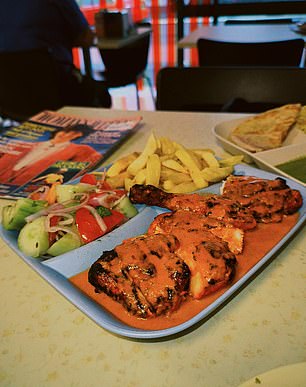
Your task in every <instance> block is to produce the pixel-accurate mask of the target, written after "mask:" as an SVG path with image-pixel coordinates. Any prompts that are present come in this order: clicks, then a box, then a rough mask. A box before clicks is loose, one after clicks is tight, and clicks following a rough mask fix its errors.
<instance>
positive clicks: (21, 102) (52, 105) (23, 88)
mask: <svg viewBox="0 0 306 387" xmlns="http://www.w3.org/2000/svg"><path fill="white" fill-rule="evenodd" d="M58 85H59V81H58V72H57V68H56V65H55V63H54V61H53V59H52V57H51V55H50V54H49V52H48V50H47V49H39V50H29V51H20V52H8V53H0V115H4V116H7V117H11V118H13V119H16V120H25V119H27V118H29V117H30V116H32V115H34V114H36V113H38V112H39V111H41V110H44V109H52V110H55V109H58V108H60V107H61V101H60V94H59V88H58Z"/></svg>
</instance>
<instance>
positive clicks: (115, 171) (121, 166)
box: [106, 152, 139, 177]
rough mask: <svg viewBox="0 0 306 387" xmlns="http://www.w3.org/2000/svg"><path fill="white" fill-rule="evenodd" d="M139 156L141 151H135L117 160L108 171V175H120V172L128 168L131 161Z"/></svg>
mask: <svg viewBox="0 0 306 387" xmlns="http://www.w3.org/2000/svg"><path fill="white" fill-rule="evenodd" d="M138 156H139V152H133V153H130V154H129V155H127V156H124V157H122V158H121V159H119V160H117V161H115V162H114V163H113V165H112V166H111V167H110V168H109V169H108V170H107V171H106V176H107V177H114V176H117V175H119V173H121V172H122V171H124V170H125V169H127V167H128V166H129V165H130V164H131V162H132V161H134V160H135V159H136V158H137V157H138Z"/></svg>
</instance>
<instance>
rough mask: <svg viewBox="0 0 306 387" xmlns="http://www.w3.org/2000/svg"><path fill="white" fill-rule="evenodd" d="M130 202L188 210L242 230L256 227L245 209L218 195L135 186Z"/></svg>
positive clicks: (174, 209) (173, 209)
mask: <svg viewBox="0 0 306 387" xmlns="http://www.w3.org/2000/svg"><path fill="white" fill-rule="evenodd" d="M130 200H131V201H132V202H133V203H139V204H140V203H143V204H147V205H151V206H159V207H163V208H168V209H169V210H172V211H176V210H188V211H192V212H196V213H200V214H203V215H205V216H208V217H210V218H214V219H218V220H222V221H223V222H226V223H230V224H232V225H233V226H235V227H238V228H240V229H242V230H250V229H252V228H254V227H256V220H255V218H254V217H253V216H252V214H251V213H250V212H249V211H248V210H247V209H245V208H243V207H242V206H241V205H240V204H239V203H238V202H236V201H234V200H231V199H226V198H223V197H221V196H219V195H209V196H208V195H207V196H204V195H200V194H195V193H194V194H172V193H167V192H164V191H162V190H161V189H159V188H156V187H154V186H152V185H140V184H135V185H133V187H132V188H131V189H130Z"/></svg>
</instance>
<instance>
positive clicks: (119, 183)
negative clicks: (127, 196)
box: [106, 171, 132, 189]
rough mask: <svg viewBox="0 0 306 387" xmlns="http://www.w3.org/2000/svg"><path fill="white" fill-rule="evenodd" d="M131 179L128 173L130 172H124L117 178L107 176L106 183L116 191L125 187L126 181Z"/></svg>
mask: <svg viewBox="0 0 306 387" xmlns="http://www.w3.org/2000/svg"><path fill="white" fill-rule="evenodd" d="M130 177H132V176H131V175H130V174H129V173H128V171H124V172H121V173H119V174H118V175H116V176H111V177H108V176H106V181H107V182H108V184H109V185H110V186H111V187H112V188H113V189H115V188H121V187H124V180H125V179H126V178H130Z"/></svg>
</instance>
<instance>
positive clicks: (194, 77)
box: [156, 66, 306, 113]
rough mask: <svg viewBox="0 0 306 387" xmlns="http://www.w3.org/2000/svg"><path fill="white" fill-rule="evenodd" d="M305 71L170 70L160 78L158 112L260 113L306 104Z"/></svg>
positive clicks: (158, 81) (266, 68) (239, 69)
mask: <svg viewBox="0 0 306 387" xmlns="http://www.w3.org/2000/svg"><path fill="white" fill-rule="evenodd" d="M305 84H306V68H299V67H270V66H269V67H222V66H221V67H189V68H187V67H186V68H185V67H168V68H163V69H161V70H160V71H159V73H158V75H157V101H156V109H157V110H172V111H206V112H209V111H210V112H221V111H224V112H225V111H228V112H245V113H251V112H261V111H264V110H267V109H270V108H274V107H277V106H281V105H284V104H287V103H302V104H304V105H306V93H305Z"/></svg>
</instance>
